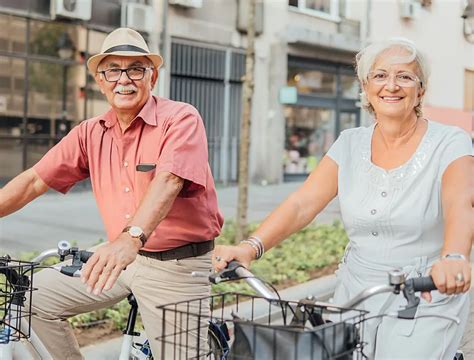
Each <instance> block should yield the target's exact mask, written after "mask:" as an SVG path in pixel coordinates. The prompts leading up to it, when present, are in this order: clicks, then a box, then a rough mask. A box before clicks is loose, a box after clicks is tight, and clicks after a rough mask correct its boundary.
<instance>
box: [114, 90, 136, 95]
mask: <svg viewBox="0 0 474 360" xmlns="http://www.w3.org/2000/svg"><path fill="white" fill-rule="evenodd" d="M134 93H135V91H134V90H122V91H117V92H116V94H119V95H131V94H134Z"/></svg>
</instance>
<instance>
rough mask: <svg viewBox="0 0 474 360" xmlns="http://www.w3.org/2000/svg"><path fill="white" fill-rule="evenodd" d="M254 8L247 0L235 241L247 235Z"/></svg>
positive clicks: (254, 2) (251, 1) (253, 62)
mask: <svg viewBox="0 0 474 360" xmlns="http://www.w3.org/2000/svg"><path fill="white" fill-rule="evenodd" d="M255 8H256V0H248V23H247V41H248V43H247V51H246V57H245V79H244V84H243V89H242V122H241V124H240V148H239V187H238V188H239V193H238V201H237V229H236V230H237V231H236V238H235V241H236V242H239V241H241V240H242V239H243V238H244V237H245V236H247V231H246V228H247V207H248V184H249V171H248V169H249V148H250V118H251V113H252V97H253V90H254V74H253V72H254V65H255Z"/></svg>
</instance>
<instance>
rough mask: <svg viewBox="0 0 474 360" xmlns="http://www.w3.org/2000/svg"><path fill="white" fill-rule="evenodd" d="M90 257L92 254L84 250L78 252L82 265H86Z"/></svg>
mask: <svg viewBox="0 0 474 360" xmlns="http://www.w3.org/2000/svg"><path fill="white" fill-rule="evenodd" d="M92 255H94V253H93V252H90V251H86V250H81V251H80V259H81V261H82V262H83V263H86V262H87V260H89V259H90V257H91V256H92Z"/></svg>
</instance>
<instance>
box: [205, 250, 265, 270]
mask: <svg viewBox="0 0 474 360" xmlns="http://www.w3.org/2000/svg"><path fill="white" fill-rule="evenodd" d="M255 256H256V254H255V250H254V248H253V247H252V246H250V245H248V244H240V245H237V246H228V245H217V246H216V248H215V249H214V256H213V257H212V266H213V267H214V270H215V271H221V270H223V269H224V268H225V267H226V266H227V264H228V263H229V262H231V261H232V260H236V261H238V262H239V263H241V264H242V265H243V266H244V267H245V268H247V269H248V268H249V266H250V263H251V262H252V261H253V260H255Z"/></svg>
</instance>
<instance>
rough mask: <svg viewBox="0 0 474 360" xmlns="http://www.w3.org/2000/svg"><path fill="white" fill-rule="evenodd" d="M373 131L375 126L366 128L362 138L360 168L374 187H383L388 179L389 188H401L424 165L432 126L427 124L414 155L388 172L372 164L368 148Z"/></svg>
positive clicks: (431, 143)
mask: <svg viewBox="0 0 474 360" xmlns="http://www.w3.org/2000/svg"><path fill="white" fill-rule="evenodd" d="M374 129H375V124H374V125H372V126H371V127H370V128H368V130H369V131H366V132H365V133H364V136H363V138H362V151H361V159H362V168H363V170H364V171H366V172H367V173H368V175H369V178H370V179H371V181H372V183H373V184H374V185H378V186H382V185H385V184H386V182H387V179H389V181H390V186H391V187H394V188H401V187H402V186H403V183H404V182H405V181H406V180H407V179H409V178H411V177H414V176H415V175H416V174H418V173H419V172H420V170H421V169H422V168H423V167H424V166H425V165H426V162H427V160H428V154H429V153H430V149H431V147H432V145H433V136H434V131H433V128H432V125H431V124H430V123H429V122H428V128H427V130H426V133H425V134H424V136H423V139H422V140H421V143H420V144H419V145H418V148H417V150H416V152H415V154H413V156H412V157H411V158H410V159H409V160H408V161H407V162H406V163H404V164H403V165H401V166H399V167H397V168H395V169H392V170H389V171H387V170H385V169H382V168H380V167H378V166H376V165H374V164H373V163H372V160H371V153H372V151H371V148H370V147H371V142H372V135H373V133H374Z"/></svg>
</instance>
